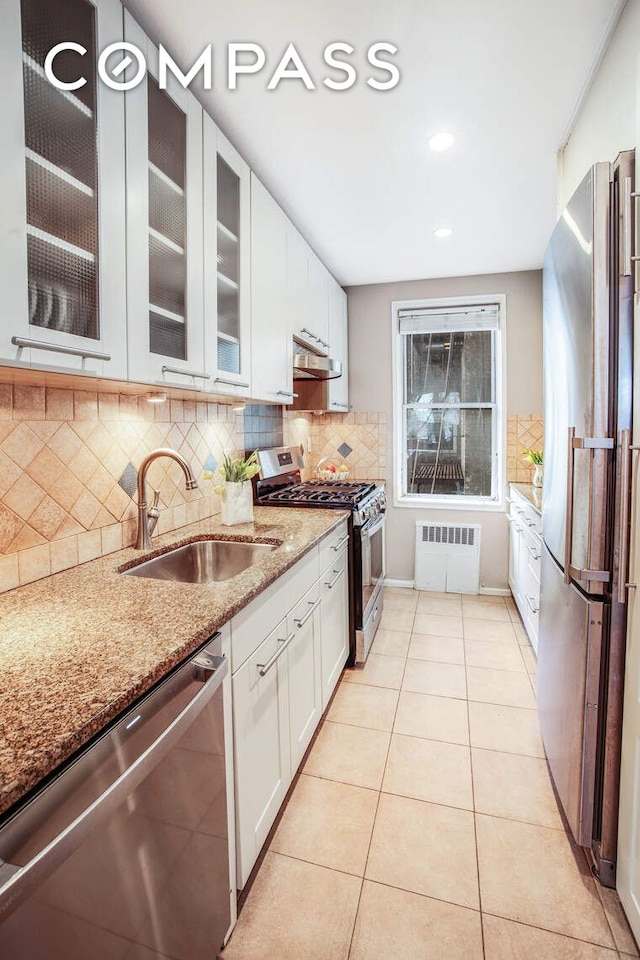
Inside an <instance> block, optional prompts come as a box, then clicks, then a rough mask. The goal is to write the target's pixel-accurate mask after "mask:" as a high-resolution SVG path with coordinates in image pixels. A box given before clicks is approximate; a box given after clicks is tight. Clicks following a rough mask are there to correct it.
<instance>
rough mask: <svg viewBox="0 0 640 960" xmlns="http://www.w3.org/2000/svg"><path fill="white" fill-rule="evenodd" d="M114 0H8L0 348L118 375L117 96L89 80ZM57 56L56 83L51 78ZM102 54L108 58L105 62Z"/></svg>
mask: <svg viewBox="0 0 640 960" xmlns="http://www.w3.org/2000/svg"><path fill="white" fill-rule="evenodd" d="M121 39H122V8H121V5H120V3H119V2H118V0H100V2H99V4H98V3H93V2H91V0H22V2H19V0H7V2H5V3H3V5H2V31H0V82H1V83H2V102H1V104H0V118H1V120H2V130H3V136H2V138H1V141H2V142H1V143H0V165H1V169H2V178H0V179H1V185H0V209H1V210H2V219H3V224H2V231H0V275H1V276H2V290H3V299H4V304H3V313H4V318H3V322H2V324H1V325H0V356H1V357H2V358H3V359H4V360H8V361H10V362H11V363H17V364H24V363H26V364H31V365H38V366H42V367H46V368H63V369H67V370H72V371H74V372H77V373H82V372H85V373H88V374H92V375H100V376H112V377H120V378H123V377H125V376H126V350H125V327H126V309H125V295H126V284H125V276H126V259H125V247H124V242H123V241H124V226H125V153H124V101H123V96H122V94H121V93H120V92H117V91H115V90H112V89H110V88H109V87H108V85H106V84H104V83H102V82H99V81H98V79H97V57H98V51H100V50H102V49H104V47H105V46H107V45H108V44H110V43H113V42H115V41H118V40H121ZM70 42H71V43H75V44H78V45H79V47H81V48H83V49H84V50H85V51H86V53H84V54H82V55H81V54H80V53H79V52H77V51H76V50H69V49H67V50H63V51H61V52H59V53H58V54H57V55H56V56H55V58H54V59H53V72H54V74H55V76H56V77H57V78H58V80H59V81H61V82H62V83H63V84H66V85H67V86H66V87H65V88H64V89H60V88H59V87H58V86H57V85H54V84H53V83H52V82H50V80H49V79H48V78H47V76H46V73H45V69H44V66H45V60H46V57H47V54H48V53H49V51H50V50H51V49H52V48H53V47H54V46H55V45H57V44H60V43H70ZM108 66H109V61H107V67H108Z"/></svg>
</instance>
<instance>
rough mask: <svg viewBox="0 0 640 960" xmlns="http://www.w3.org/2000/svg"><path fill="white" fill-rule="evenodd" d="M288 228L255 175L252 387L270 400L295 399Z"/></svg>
mask: <svg viewBox="0 0 640 960" xmlns="http://www.w3.org/2000/svg"><path fill="white" fill-rule="evenodd" d="M288 229H289V223H288V221H287V218H286V217H285V215H284V213H283V212H282V210H281V209H280V207H279V206H278V204H277V203H276V202H275V200H274V199H273V197H272V196H271V194H269V193H268V192H267V190H266V189H265V188H264V187H263V185H262V184H261V183H260V181H259V180H258V179H257V177H255V176H254V175H252V176H251V357H252V363H251V366H252V373H251V382H252V389H251V392H252V396H253V397H254V399H256V400H266V401H268V402H270V403H291V401H292V400H293V399H294V393H293V349H292V329H291V310H292V299H291V296H290V288H289V286H288V276H287V242H288Z"/></svg>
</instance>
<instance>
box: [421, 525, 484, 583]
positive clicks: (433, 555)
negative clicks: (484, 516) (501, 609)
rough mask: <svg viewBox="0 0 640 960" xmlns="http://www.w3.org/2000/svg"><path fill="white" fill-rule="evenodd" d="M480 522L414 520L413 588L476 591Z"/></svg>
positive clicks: (478, 568) (478, 570)
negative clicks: (452, 522)
mask: <svg viewBox="0 0 640 960" xmlns="http://www.w3.org/2000/svg"><path fill="white" fill-rule="evenodd" d="M480 529H481V528H480V525H479V524H475V523H465V524H442V523H424V522H423V521H420V520H418V521H417V522H416V563H415V589H416V590H442V591H448V592H449V593H478V590H479V588H480Z"/></svg>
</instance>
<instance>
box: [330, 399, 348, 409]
mask: <svg viewBox="0 0 640 960" xmlns="http://www.w3.org/2000/svg"><path fill="white" fill-rule="evenodd" d="M331 406H332V407H340V408H341V410H348V409H349V404H348V403H338V401H337V400H332V401H331Z"/></svg>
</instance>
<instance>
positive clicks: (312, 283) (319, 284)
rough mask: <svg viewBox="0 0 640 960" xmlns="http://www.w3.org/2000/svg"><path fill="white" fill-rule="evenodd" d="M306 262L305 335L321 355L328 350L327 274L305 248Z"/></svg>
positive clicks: (314, 256)
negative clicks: (310, 339) (307, 278)
mask: <svg viewBox="0 0 640 960" xmlns="http://www.w3.org/2000/svg"><path fill="white" fill-rule="evenodd" d="M307 260H308V271H309V274H308V275H309V280H308V283H309V285H308V291H307V318H306V323H305V327H306V334H307V337H311V338H312V340H313V341H314V346H315V348H316V349H317V350H318V351H320V352H321V353H327V351H328V350H329V346H330V344H329V301H328V293H329V273H328V271H327V268H326V267H325V266H324V264H322V263H321V262H320V261H319V260H318V258H317V257H316V255H315V253H314V252H313V250H311V249H310V248H309V247H307Z"/></svg>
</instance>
